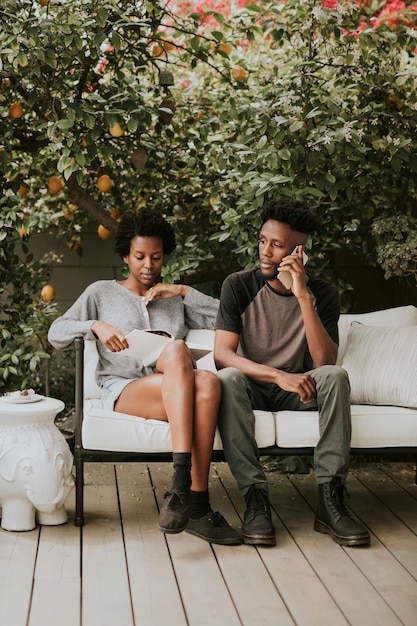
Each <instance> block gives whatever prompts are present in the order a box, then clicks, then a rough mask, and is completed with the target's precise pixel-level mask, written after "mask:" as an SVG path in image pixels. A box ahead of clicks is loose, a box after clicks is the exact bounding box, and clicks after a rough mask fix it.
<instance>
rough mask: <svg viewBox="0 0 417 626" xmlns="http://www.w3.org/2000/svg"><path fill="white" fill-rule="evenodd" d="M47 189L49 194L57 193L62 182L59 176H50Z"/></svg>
mask: <svg viewBox="0 0 417 626" xmlns="http://www.w3.org/2000/svg"><path fill="white" fill-rule="evenodd" d="M48 189H49V191H50V192H51V193H59V192H60V191H61V189H62V181H61V179H60V178H59V176H51V178H50V179H49V181H48Z"/></svg>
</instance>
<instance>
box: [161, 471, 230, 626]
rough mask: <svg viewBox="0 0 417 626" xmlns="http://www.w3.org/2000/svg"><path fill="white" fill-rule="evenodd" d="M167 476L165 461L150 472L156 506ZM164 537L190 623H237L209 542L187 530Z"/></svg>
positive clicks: (168, 479)
mask: <svg viewBox="0 0 417 626" xmlns="http://www.w3.org/2000/svg"><path fill="white" fill-rule="evenodd" d="M171 475H172V468H171V467H170V465H169V464H167V465H164V466H161V467H160V470H159V472H157V473H153V475H152V480H153V483H154V486H155V493H156V496H157V500H158V502H159V504H160V505H161V504H162V501H163V494H164V492H165V491H166V489H167V488H169V485H170V482H171ZM166 538H167V543H168V546H169V550H170V553H171V556H172V561H173V565H174V570H175V575H176V578H177V581H178V586H179V589H180V591H181V596H182V600H183V604H184V609H185V614H186V617H187V620H188V623H189V624H190V626H212V624H216V623H219V624H227V625H228V626H235V625H239V624H240V623H241V622H240V620H239V617H238V615H237V613H236V609H235V607H234V605H233V601H232V599H231V597H230V594H229V591H228V589H227V588H226V586H225V584H224V580H223V577H222V575H221V571H220V570H219V566H218V563H217V560H216V558H215V555H214V552H213V549H212V547H211V546H210V544H209V543H207V542H206V541H202V540H201V539H198V538H197V537H194V536H192V535H189V534H187V533H181V534H178V535H166Z"/></svg>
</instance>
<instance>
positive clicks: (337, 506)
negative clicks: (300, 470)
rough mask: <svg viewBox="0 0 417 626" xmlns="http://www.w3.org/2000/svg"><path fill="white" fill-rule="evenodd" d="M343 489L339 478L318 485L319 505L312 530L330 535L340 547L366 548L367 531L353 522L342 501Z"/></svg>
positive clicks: (369, 540) (368, 538)
mask: <svg viewBox="0 0 417 626" xmlns="http://www.w3.org/2000/svg"><path fill="white" fill-rule="evenodd" d="M344 490H345V487H344V485H343V484H342V480H341V478H340V477H338V476H337V477H335V478H333V479H332V480H331V481H330V482H328V483H324V484H322V485H319V504H318V507H317V513H316V519H315V520H314V530H317V532H319V533H324V534H327V535H330V536H331V537H332V539H333V540H334V541H335V542H336V543H338V544H339V545H341V546H367V545H369V544H370V542H371V538H370V535H369V532H368V531H367V529H366V528H365V527H364V526H362V524H360V523H359V522H357V521H355V520H354V519H353V517H352V516H351V515H350V513H349V511H348V510H347V508H346V506H345V503H344V501H343V495H344Z"/></svg>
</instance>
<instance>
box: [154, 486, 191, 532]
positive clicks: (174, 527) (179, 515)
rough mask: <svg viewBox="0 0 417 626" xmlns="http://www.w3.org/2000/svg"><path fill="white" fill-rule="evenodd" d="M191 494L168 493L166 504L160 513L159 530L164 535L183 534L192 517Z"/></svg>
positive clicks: (181, 492) (182, 492)
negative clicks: (190, 509)
mask: <svg viewBox="0 0 417 626" xmlns="http://www.w3.org/2000/svg"><path fill="white" fill-rule="evenodd" d="M188 500H189V494H188V493H185V492H184V491H177V490H176V489H173V490H172V491H167V492H166V494H165V495H164V504H163V506H162V508H161V510H160V512H159V518H158V528H159V530H162V532H164V533H180V532H182V531H183V530H184V529H185V527H186V525H187V522H188V518H189V517H190V513H189V508H190V507H189V505H188Z"/></svg>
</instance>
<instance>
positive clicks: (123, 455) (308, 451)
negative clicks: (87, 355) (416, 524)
mask: <svg viewBox="0 0 417 626" xmlns="http://www.w3.org/2000/svg"><path fill="white" fill-rule="evenodd" d="M74 346H75V433H74V466H75V520H74V524H75V526H79V527H81V526H84V524H85V518H84V463H127V462H136V463H138V462H167V461H171V460H172V453H171V452H118V451H108V450H90V449H86V448H84V447H83V444H82V425H83V417H84V339H83V337H77V338H76V339H75V341H74ZM260 453H261V455H263V456H291V455H300V456H312V455H313V454H314V448H310V447H308V448H305V447H304V448H303V447H301V448H280V447H279V446H270V447H268V448H260ZM351 454H352V455H372V456H374V455H378V456H379V455H381V456H392V455H398V456H403V455H412V456H413V458H414V459H416V478H415V481H416V484H417V448H416V447H414V446H413V447H411V446H410V447H401V448H399V447H392V448H351ZM224 460H225V459H224V455H223V452H222V451H221V450H215V451H213V461H224Z"/></svg>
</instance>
